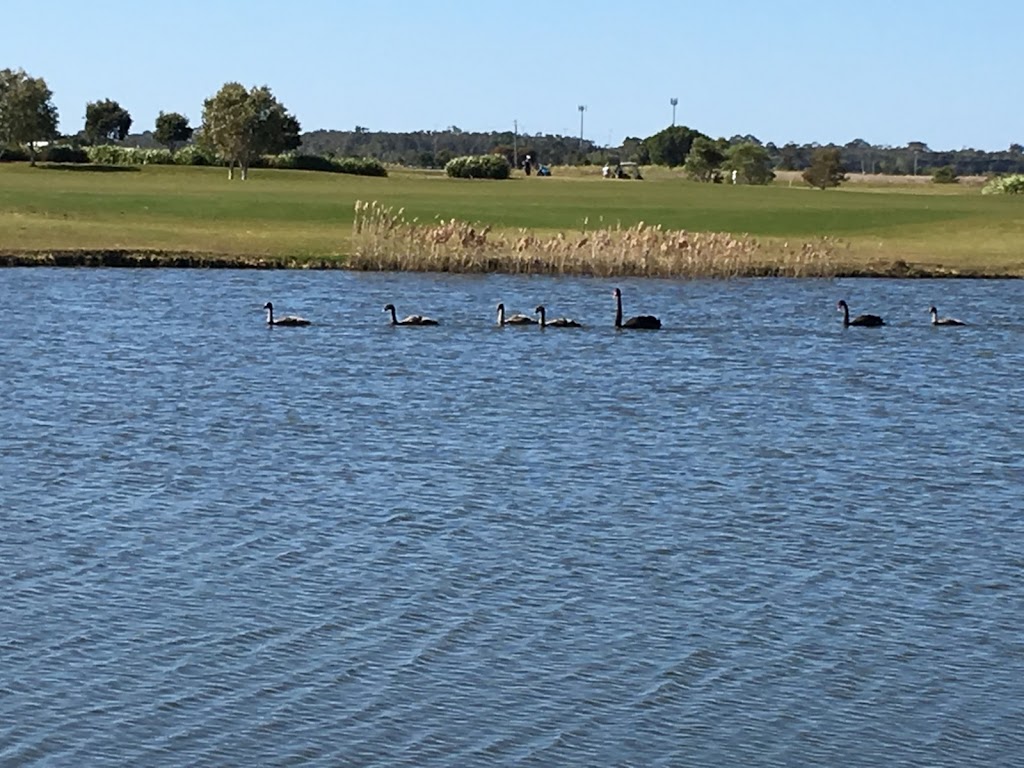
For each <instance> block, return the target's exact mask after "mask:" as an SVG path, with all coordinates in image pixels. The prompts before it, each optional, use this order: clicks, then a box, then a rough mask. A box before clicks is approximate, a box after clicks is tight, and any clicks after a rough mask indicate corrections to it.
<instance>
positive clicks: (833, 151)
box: [803, 147, 846, 189]
mask: <svg viewBox="0 0 1024 768" xmlns="http://www.w3.org/2000/svg"><path fill="white" fill-rule="evenodd" d="M803 179H804V181H806V182H807V183H808V184H810V185H811V186H812V187H817V188H818V189H826V188H828V187H838V186H839V185H840V184H842V183H843V182H844V181H846V169H845V168H844V167H843V161H842V158H841V157H840V154H839V148H838V147H820V148H818V149H816V150H814V154H813V155H812V156H811V164H810V166H809V167H808V168H807V170H805V171H804V172H803Z"/></svg>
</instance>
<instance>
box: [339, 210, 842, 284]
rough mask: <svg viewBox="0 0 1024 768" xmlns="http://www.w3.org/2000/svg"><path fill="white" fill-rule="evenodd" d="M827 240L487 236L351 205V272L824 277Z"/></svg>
mask: <svg viewBox="0 0 1024 768" xmlns="http://www.w3.org/2000/svg"><path fill="white" fill-rule="evenodd" d="M841 248H842V244H841V243H840V242H839V241H837V240H834V239H831V238H821V239H819V240H817V241H814V242H808V243H802V244H799V245H795V246H794V245H791V244H789V243H774V244H771V245H767V246H766V245H765V244H762V243H760V242H759V241H757V240H755V239H754V238H751V237H749V236H747V235H732V234H728V233H723V232H689V231H686V230H673V229H666V228H664V227H661V226H659V225H650V224H645V223H643V222H641V223H639V224H637V225H635V226H632V227H621V226H615V227H611V228H599V229H589V228H588V226H587V222H586V221H585V222H584V226H583V228H582V229H581V230H580V231H579V232H574V233H570V234H567V233H564V232H558V233H556V234H552V235H541V234H537V233H534V232H532V231H530V230H527V229H519V230H511V231H495V230H493V229H492V228H491V227H489V226H481V225H479V224H471V223H469V222H465V221H459V220H457V219H438V220H436V221H433V222H420V221H419V220H418V219H416V218H413V219H407V218H406V217H405V214H404V209H402V208H399V209H397V210H395V209H394V208H391V207H386V206H384V205H382V204H380V203H378V202H377V201H372V202H366V201H357V202H356V205H355V218H354V221H353V237H352V255H351V257H350V258H349V262H348V266H349V267H350V268H352V269H361V270H380V271H409V272H459V273H473V272H502V273H508V274H545V275H592V276H596V277H619V276H626V277H675V278H736V277H753V276H769V275H771V276H780V277H832V276H835V275H837V274H839V273H841V272H842V271H843V270H842V267H841V265H840V263H839V261H838V259H837V256H836V254H837V252H838V251H839V250H841Z"/></svg>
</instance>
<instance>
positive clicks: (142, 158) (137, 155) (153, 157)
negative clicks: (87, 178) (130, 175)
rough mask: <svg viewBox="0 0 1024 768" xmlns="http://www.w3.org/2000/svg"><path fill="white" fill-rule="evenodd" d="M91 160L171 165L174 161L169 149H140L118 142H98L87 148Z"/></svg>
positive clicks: (100, 162) (103, 163)
mask: <svg viewBox="0 0 1024 768" xmlns="http://www.w3.org/2000/svg"><path fill="white" fill-rule="evenodd" d="M86 154H88V156H89V162H91V163H96V164H97V165H170V164H172V163H173V162H174V158H173V157H172V156H171V151H170V150H169V149H138V148H136V147H121V146H118V145H116V144H97V145H96V146H93V147H89V148H88V149H87V150H86Z"/></svg>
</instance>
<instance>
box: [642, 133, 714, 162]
mask: <svg viewBox="0 0 1024 768" xmlns="http://www.w3.org/2000/svg"><path fill="white" fill-rule="evenodd" d="M700 137H704V138H707V137H706V136H704V134H703V133H701V132H700V131H696V130H694V129H693V128H687V127H686V126H685V125H678V126H677V125H674V126H671V127H669V128H666V129H665V130H663V131H659V132H658V133H656V134H654V135H653V136H648V137H647V138H646V139H644V143H643V146H644V147H645V148H646V149H647V151H648V153H649V156H650V161H651V162H652V163H654V164H655V165H667V166H668V167H669V168H675V167H676V166H678V165H682V164H683V163H684V162H686V156H687V155H688V154H689V153H690V147H691V146H693V142H694V140H695V139H697V138H700Z"/></svg>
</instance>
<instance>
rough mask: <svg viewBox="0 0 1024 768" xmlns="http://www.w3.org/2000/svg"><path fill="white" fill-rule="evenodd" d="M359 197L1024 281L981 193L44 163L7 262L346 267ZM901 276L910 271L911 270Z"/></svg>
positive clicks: (28, 189) (2, 198)
mask: <svg viewBox="0 0 1024 768" xmlns="http://www.w3.org/2000/svg"><path fill="white" fill-rule="evenodd" d="M356 200H376V201H379V202H381V203H382V204H384V205H387V206H390V207H393V208H394V209H395V210H397V209H399V208H403V209H404V215H405V217H406V218H408V219H410V220H412V219H418V220H419V221H421V222H435V221H436V220H437V219H439V218H445V219H451V218H455V219H459V220H461V221H466V222H479V223H481V224H483V225H487V226H490V227H491V228H492V229H493V230H494V231H496V232H503V231H504V232H509V233H514V232H516V231H517V230H519V229H527V230H530V232H531V234H533V235H537V236H544V235H551V234H554V233H557V232H566V233H573V234H575V233H579V232H581V231H582V230H588V231H590V230H597V229H612V228H615V227H617V226H621V227H632V226H634V225H637V224H638V223H640V222H643V223H645V224H647V225H656V226H661V227H663V228H666V229H673V230H688V231H690V232H728V233H733V234H735V235H746V236H749V237H750V238H753V239H755V240H756V241H757V242H758V243H759V244H760V246H761V247H762V248H764V249H765V252H766V253H769V254H771V253H773V252H778V253H785V252H791V251H793V250H794V249H799V248H801V247H802V246H803V245H804V244H805V243H809V242H815V241H818V240H820V239H821V238H823V237H828V238H831V239H833V240H838V243H839V245H838V246H837V254H838V255H839V256H840V257H841V259H842V261H843V263H844V264H846V265H847V266H848V268H849V270H850V271H856V270H860V269H865V270H868V271H872V270H874V271H878V272H883V273H885V272H888V271H891V269H892V268H893V265H894V264H897V265H898V264H899V263H900V262H905V263H906V264H907V265H908V267H909V269H910V270H911V272H913V271H915V270H925V271H931V270H937V271H939V272H950V271H951V272H958V273H967V274H996V275H998V274H1014V275H1024V249H1022V248H1021V247H1020V244H1021V243H1022V242H1024V216H1022V215H1021V214H1022V213H1024V201H1022V200H1018V199H1015V198H1013V197H1006V198H999V197H982V196H981V195H980V194H979V192H978V189H977V187H976V186H971V185H963V186H960V185H956V186H947V187H936V186H933V185H923V184H921V183H920V182H917V183H916V184H912V183H908V184H905V185H901V184H894V183H891V182H886V183H883V184H880V185H872V184H870V183H865V182H864V181H858V182H857V183H850V184H849V185H847V186H846V187H844V188H840V189H837V190H829V191H826V192H820V191H817V190H811V189H808V188H806V187H805V186H803V185H801V184H797V183H793V184H792V185H790V184H789V183H788V181H783V182H781V183H777V184H775V185H772V186H769V187H744V186H735V187H734V186H731V185H701V184H695V183H691V182H687V181H684V180H681V179H679V178H678V177H677V176H675V175H674V174H671V173H659V172H657V171H655V172H652V173H649V174H648V179H647V180H645V181H642V182H637V181H613V180H603V179H601V178H600V171H599V169H593V170H592V171H590V172H589V173H587V172H579V171H577V172H574V173H572V174H568V173H562V174H561V175H559V170H558V169H556V175H555V176H554V177H552V178H537V177H532V178H523V177H519V178H515V179H512V180H510V181H507V182H483V181H457V180H450V179H447V178H445V177H444V176H443V175H441V174H439V173H433V172H416V171H402V170H397V171H393V172H392V173H391V176H390V177H389V178H365V177H354V176H339V175H334V174H318V173H311V172H301V171H256V172H254V173H253V175H252V178H251V179H250V180H249V181H248V182H246V183H244V184H243V183H240V182H237V181H236V182H234V183H229V182H228V181H227V179H226V174H225V173H224V172H223V170H221V169H216V168H177V167H166V166H148V167H143V168H138V169H129V170H123V169H118V170H114V169H81V168H76V169H74V170H72V169H70V168H63V167H62V168H30V167H28V166H27V165H23V164H4V165H0V254H7V255H8V262H10V261H12V260H13V259H12V256H13V255H21V256H24V255H27V254H32V253H34V252H45V253H50V254H69V253H70V254H74V253H79V254H84V253H110V254H120V255H121V257H122V258H127V257H128V256H130V255H133V254H134V255H137V256H141V257H145V258H151V259H157V260H158V257H159V255H160V254H169V255H173V256H174V258H177V259H179V260H181V259H184V260H188V259H197V258H200V257H201V258H203V259H207V260H209V261H210V262H211V265H216V264H215V263H213V262H217V261H218V260H220V261H221V262H227V263H230V262H231V261H232V260H239V261H241V262H246V263H250V264H251V265H253V266H260V265H266V264H269V263H277V262H280V261H283V262H286V263H287V264H288V265H295V266H301V265H303V264H306V263H310V262H312V263H313V264H315V265H320V264H322V263H325V262H327V263H338V262H340V263H344V261H345V259H346V257H347V256H348V255H350V254H351V253H352V252H353V247H354V242H353V230H352V222H353V216H354V208H355V202H356ZM899 269H902V268H901V267H900V268H899Z"/></svg>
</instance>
